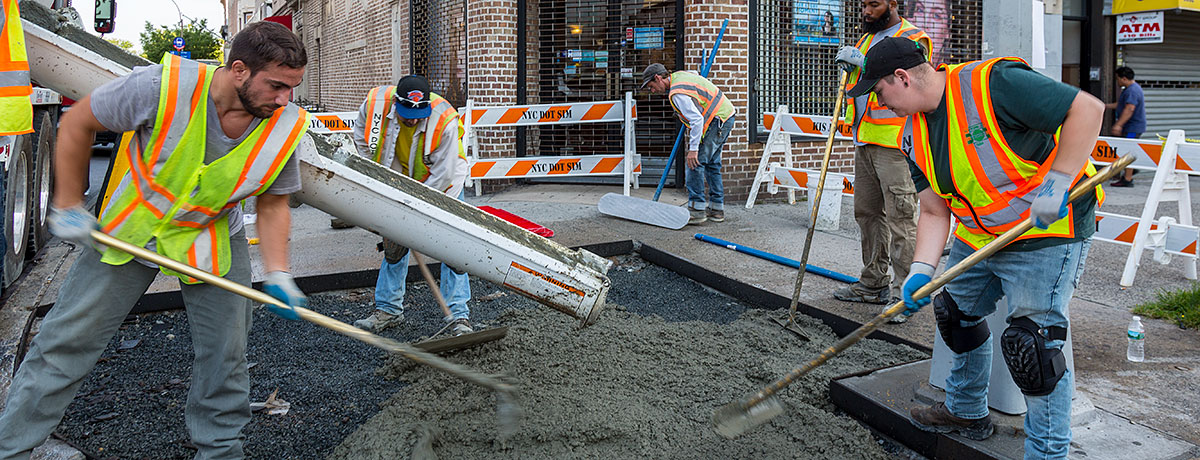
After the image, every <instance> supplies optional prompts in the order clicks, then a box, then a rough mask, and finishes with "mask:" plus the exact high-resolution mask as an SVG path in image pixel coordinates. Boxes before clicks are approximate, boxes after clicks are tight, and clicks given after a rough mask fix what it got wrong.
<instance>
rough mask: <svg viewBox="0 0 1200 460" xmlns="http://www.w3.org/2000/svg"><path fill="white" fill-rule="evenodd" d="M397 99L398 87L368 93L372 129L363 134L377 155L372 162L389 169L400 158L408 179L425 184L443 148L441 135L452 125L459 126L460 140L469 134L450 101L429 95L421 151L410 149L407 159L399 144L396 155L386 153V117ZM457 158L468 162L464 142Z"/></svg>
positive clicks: (380, 88)
mask: <svg viewBox="0 0 1200 460" xmlns="http://www.w3.org/2000/svg"><path fill="white" fill-rule="evenodd" d="M395 95H396V87H395V86H378V87H375V88H372V89H371V91H370V92H369V93H367V110H368V113H369V114H370V117H371V118H370V120H369V125H368V126H367V127H366V129H364V130H363V135H364V136H365V139H364V140H365V141H366V143H367V146H368V148H370V149H371V151H372V152H374V156H373V157H372V159H373V160H375V162H376V163H379V164H382V165H384V166H389V167H390V166H391V164H392V160H393V159H395V158H396V157H400V158H401V161H403V162H404V165H405V167H406V168H407V169H406V170H407V171H408V174H409V177H412V178H413V179H416V180H418V181H421V182H425V179H428V178H429V163H430V160H429V157H430V154H431V153H433V151H434V150H437V148H438V146H440V145H441V143H442V132H444V131H445V130H446V128H447V127H448V126H450V123H458V139H460V140H461V139H462V137H463V133H465V132H466V129H465V128H464V127H463V124H462V117H460V116H458V111H457V110H454V106H453V105H452V104H450V101H447V100H446V99H445V98H443V97H442V96H440V95H438V94H437V93H430V94H429V104H430V108H431V112H430V113H429V120H428V121H427V122H426V125H425V136H424V138H423V139H418V148H416V149H409V150H410V151H409V152H407V153H408V154H407V155H405V152H401V150H402V147H401V142H400V141H399V140H397V141H396V148H395V150H394V151H393V152H384V151H383V144H384V142H383V136H385V135H387V123H388V117H387V114H388V113H390V112H391V110H392V104H393V103H394V98H393V96H395ZM430 126H433V129H430V128H429V127H430ZM418 151H420V152H422V154H421V155H419V156H418V155H416V152H418ZM458 156H459V157H461V158H462V159H463V160H466V159H467V152H466V151H465V150H464V149H463V146H462V142H459V144H458Z"/></svg>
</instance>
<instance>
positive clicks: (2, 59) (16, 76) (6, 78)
mask: <svg viewBox="0 0 1200 460" xmlns="http://www.w3.org/2000/svg"><path fill="white" fill-rule="evenodd" d="M0 13H2V15H0V18H2V19H3V20H4V22H3V23H0V136H15V135H18V134H25V133H32V132H33V103H32V102H31V101H30V100H29V96H30V95H31V94H33V86H31V85H30V84H29V58H28V57H27V56H26V55H25V32H24V31H23V30H22V29H21V12H20V11H19V9H18V8H17V0H0Z"/></svg>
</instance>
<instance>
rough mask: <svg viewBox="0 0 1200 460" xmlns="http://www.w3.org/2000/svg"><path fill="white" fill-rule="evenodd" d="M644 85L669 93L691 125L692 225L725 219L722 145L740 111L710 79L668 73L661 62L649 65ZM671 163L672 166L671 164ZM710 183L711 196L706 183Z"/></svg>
mask: <svg viewBox="0 0 1200 460" xmlns="http://www.w3.org/2000/svg"><path fill="white" fill-rule="evenodd" d="M641 87H642V88H648V89H650V91H651V92H653V93H667V94H668V95H669V97H670V101H671V107H672V108H674V109H675V114H676V115H678V116H679V119H680V120H683V123H684V124H685V125H687V126H688V142H687V156H686V157H684V158H685V160H686V162H687V169H685V170H684V185H685V186H686V187H687V192H688V211H689V212H690V213H691V217H690V218H689V219H688V223H689V224H693V225H695V224H699V223H702V222H704V221H706V220H711V221H713V222H723V221H724V220H725V188H724V187H723V186H722V184H721V148H722V147H724V146H725V140H726V139H728V138H729V132H730V131H731V130H733V116H734V114H736V113H737V110H736V109H734V107H733V103H731V102H729V98H727V97H725V93H724V92H722V91H721V90H720V89H718V88H717V86H716V85H714V84H712V82H710V81H708V79H707V78H704V77H701V76H699V75H696V74H694V73H692V72H675V73H671V72H667V68H666V67H665V66H663V65H662V64H658V63H654V64H650V65H649V66H646V70H645V71H643V72H642V86H641ZM668 166H669V165H668ZM705 183H707V184H708V196H707V197H706V196H705V194H704V185H705Z"/></svg>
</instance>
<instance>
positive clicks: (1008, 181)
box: [900, 57, 1104, 249]
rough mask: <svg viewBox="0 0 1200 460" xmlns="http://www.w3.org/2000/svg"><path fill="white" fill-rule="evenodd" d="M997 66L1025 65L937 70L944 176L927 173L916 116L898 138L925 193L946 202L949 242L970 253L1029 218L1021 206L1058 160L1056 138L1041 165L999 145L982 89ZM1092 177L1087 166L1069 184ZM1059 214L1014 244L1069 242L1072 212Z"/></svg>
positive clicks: (923, 135) (1099, 192)
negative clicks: (942, 88)
mask: <svg viewBox="0 0 1200 460" xmlns="http://www.w3.org/2000/svg"><path fill="white" fill-rule="evenodd" d="M1001 61H1014V62H1020V63H1024V62H1025V61H1022V60H1021V59H1020V58H1015V57H1001V58H994V59H989V60H986V61H973V62H968V63H965V64H957V65H949V66H948V65H945V64H943V65H941V66H939V70H940V69H946V70H947V73H946V118H947V125H948V126H947V134H948V138H949V144H950V145H949V154H950V171H941V170H938V169H937V168H936V167H935V164H936V162H935V161H934V159H933V149H931V148H930V145H929V137H928V133H929V131H928V130H929V128H928V124H927V123H926V121H925V114H924V113H920V112H918V113H915V114H913V116H912V117H911V120H912V121H911V122H909V123H908V124H906V125H905V127H904V131H903V134H902V136H901V138H900V144H901V145H902V146H903V147H901V150H902V151H904V153H905V154H906V155H908V157H909V158H910V159H912V161H913V162H914V163H916V165H917V167H918V168H920V169H921V172H922V173H924V174H925V177H926V178H928V179H929V186H930V188H931V189H932V190H933V191H934V193H937V194H938V196H941V197H942V198H943V199H945V200H946V204H947V206H949V207H950V212H952V213H953V214H954V217H955V218H957V219H958V227H957V228H956V229H955V230H954V235H955V237H957V238H958V239H960V240H962V241H963V242H964V243H967V244H968V245H970V246H971V247H973V248H975V249H979V248H981V247H983V246H984V245H986V244H987V243H989V242H991V241H992V240H993V239H995V238H996V237H997V236H999V235H1001V234H1003V233H1004V232H1006V231H1008V230H1009V229H1011V228H1013V227H1015V226H1016V225H1017V224H1019V223H1021V221H1023V220H1025V219H1026V218H1028V217H1029V206H1030V204H1032V203H1033V200H1034V198H1036V197H1037V192H1038V188H1039V187H1040V186H1041V185H1042V179H1043V178H1044V177H1045V175H1046V173H1047V172H1048V171H1049V170H1050V165H1051V164H1053V163H1054V157H1055V155H1057V154H1058V136H1057V135H1055V137H1054V141H1055V146H1054V150H1052V151H1051V152H1050V156H1049V157H1048V158H1046V161H1044V162H1042V163H1037V162H1035V161H1031V160H1026V159H1024V158H1022V157H1021V156H1020V155H1018V154H1017V153H1016V152H1014V151H1013V150H1012V148H1011V147H1009V145H1008V142H1007V141H1006V140H1005V139H1004V133H1003V132H1002V131H1001V130H1000V124H999V123H998V122H997V118H996V113H995V111H994V109H993V105H992V100H991V91H990V88H989V85H990V82H991V71H992V67H993V66H995V65H996V63H998V62H1001ZM1060 129H1061V128H1060ZM1095 174H1096V168H1095V167H1093V166H1092V164H1091V162H1089V163H1088V164H1087V167H1086V168H1084V170H1083V171H1081V172H1080V174H1079V175H1078V176H1077V177H1076V178H1075V181H1074V183H1077V182H1079V181H1080V180H1082V179H1083V178H1084V176H1093V175H1095ZM947 175H949V176H948V177H949V178H950V180H951V182H952V183H953V184H954V185H953V188H951V189H942V187H941V186H940V183H939V181H938V178H939V177H947ZM1074 183H1073V184H1072V185H1074ZM1096 199H1097V202H1103V201H1104V190H1103V189H1102V188H1101V187H1100V186H1096ZM1067 211H1068V212H1067V217H1065V218H1063V219H1059V220H1058V221H1057V222H1055V223H1053V224H1050V226H1049V228H1046V229H1044V230H1043V229H1039V228H1036V227H1035V228H1033V229H1032V230H1030V231H1028V232H1026V233H1024V234H1023V235H1021V236H1020V237H1018V238H1017V239H1029V238H1043V237H1066V238H1071V237H1074V236H1075V220H1074V215H1075V214H1074V213H1075V209H1074V205H1073V204H1068V205H1067Z"/></svg>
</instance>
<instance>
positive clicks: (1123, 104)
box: [1104, 67, 1146, 187]
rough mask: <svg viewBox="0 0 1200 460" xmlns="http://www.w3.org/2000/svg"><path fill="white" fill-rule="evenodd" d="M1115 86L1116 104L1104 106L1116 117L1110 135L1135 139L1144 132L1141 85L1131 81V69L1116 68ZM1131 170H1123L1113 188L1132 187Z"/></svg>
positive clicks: (1143, 106) (1144, 120) (1144, 117)
mask: <svg viewBox="0 0 1200 460" xmlns="http://www.w3.org/2000/svg"><path fill="white" fill-rule="evenodd" d="M1116 74H1117V84H1118V85H1121V86H1122V87H1123V88H1125V89H1123V90H1121V96H1120V97H1118V98H1117V102H1112V103H1108V104H1104V106H1105V108H1107V109H1112V110H1113V111H1114V115H1116V119H1117V121H1116V123H1113V125H1112V135H1114V136H1117V137H1127V138H1130V139H1137V138H1139V137H1141V136H1142V133H1144V132H1146V96H1145V95H1144V94H1143V93H1142V87H1141V85H1138V83H1137V81H1135V80H1134V79H1133V69H1130V68H1129V67H1117V71H1116ZM1133 172H1134V171H1133V170H1132V169H1128V168H1127V169H1125V175H1124V176H1122V177H1121V178H1119V179H1117V180H1115V181H1113V182H1112V184H1110V185H1112V186H1113V187H1132V186H1133Z"/></svg>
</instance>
